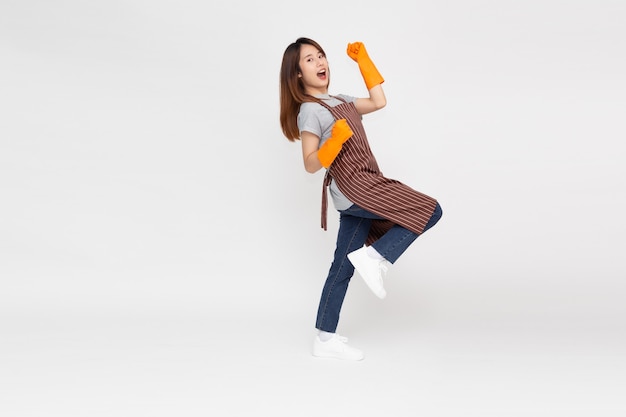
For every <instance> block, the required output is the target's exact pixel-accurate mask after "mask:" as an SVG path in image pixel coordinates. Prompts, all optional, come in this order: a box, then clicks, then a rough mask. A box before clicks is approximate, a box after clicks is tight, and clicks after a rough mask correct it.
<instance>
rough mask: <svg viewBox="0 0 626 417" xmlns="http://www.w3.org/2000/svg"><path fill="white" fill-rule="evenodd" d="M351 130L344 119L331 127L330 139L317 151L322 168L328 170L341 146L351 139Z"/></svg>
mask: <svg viewBox="0 0 626 417" xmlns="http://www.w3.org/2000/svg"><path fill="white" fill-rule="evenodd" d="M352 135H353V133H352V129H350V126H349V125H348V122H347V121H346V119H339V120H337V121H336V122H335V124H334V125H333V128H332V130H331V132H330V137H329V138H328V139H326V142H324V144H323V145H322V146H321V147H320V148H319V150H318V151H317V158H318V159H319V160H320V162H321V164H322V166H323V167H324V168H328V167H329V166H330V164H332V163H333V161H334V160H335V158H336V157H337V155H339V152H341V148H342V147H343V144H344V143H345V142H346V141H347V140H348V139H350V138H351V137H352Z"/></svg>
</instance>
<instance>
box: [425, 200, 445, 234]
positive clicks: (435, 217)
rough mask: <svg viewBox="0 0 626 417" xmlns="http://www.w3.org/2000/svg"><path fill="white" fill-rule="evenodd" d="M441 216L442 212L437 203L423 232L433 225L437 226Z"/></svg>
mask: <svg viewBox="0 0 626 417" xmlns="http://www.w3.org/2000/svg"><path fill="white" fill-rule="evenodd" d="M442 215H443V210H442V209H441V206H440V205H439V203H437V205H436V206H435V210H434V211H433V214H432V215H431V216H430V220H428V223H427V224H426V227H425V228H424V231H426V230H428V229H430V228H431V227H433V226H434V225H435V224H437V222H438V221H439V219H441V216H442Z"/></svg>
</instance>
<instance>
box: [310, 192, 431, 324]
mask: <svg viewBox="0 0 626 417" xmlns="http://www.w3.org/2000/svg"><path fill="white" fill-rule="evenodd" d="M339 213H340V214H339V232H338V233H337V245H336V247H335V255H334V259H333V262H332V264H331V266H330V271H329V272H328V277H327V278H326V283H325V284H324V289H323V290H322V297H321V299H320V304H319V307H318V311H317V321H316V324H315V327H316V328H317V329H319V330H323V331H326V332H331V333H334V332H335V331H336V330H337V324H338V323H339V313H340V312H341V306H342V304H343V300H344V298H345V296H346V292H347V291H348V284H349V283H350V278H352V275H353V274H354V266H352V263H351V262H350V261H349V260H348V254H349V253H350V252H352V251H355V250H357V249H359V248H361V247H363V245H364V244H365V240H366V238H367V235H368V233H369V230H370V225H371V223H372V220H374V219H382V217H379V216H377V215H375V214H373V213H370V212H368V211H366V210H364V209H362V208H361V207H359V206H357V205H356V204H354V205H352V207H350V208H348V209H347V210H343V211H340V212H339ZM441 215H442V210H441V206H439V204H437V206H436V207H435V211H434V212H433V214H432V216H431V218H430V220H429V221H428V223H427V224H426V227H425V228H424V232H425V231H426V230H428V229H430V228H431V227H433V226H434V225H435V223H437V222H438V221H439V219H440V218H441ZM418 236H419V235H418V234H416V233H413V232H411V231H410V230H407V229H405V228H404V227H402V226H400V225H397V224H396V225H394V226H393V227H392V228H391V229H390V230H389V231H388V232H387V233H385V234H384V235H383V236H382V237H381V238H380V239H378V240H377V241H376V242H374V243H373V244H372V246H373V247H374V249H376V251H377V252H378V253H380V254H381V255H382V256H383V257H384V258H385V259H386V260H387V261H389V262H390V263H392V264H393V263H394V262H396V261H397V260H398V258H399V257H400V255H402V254H403V253H404V251H405V250H407V249H408V247H409V246H410V245H411V243H413V242H414V241H415V239H417V237H418Z"/></svg>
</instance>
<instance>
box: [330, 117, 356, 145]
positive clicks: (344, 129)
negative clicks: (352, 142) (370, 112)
mask: <svg viewBox="0 0 626 417" xmlns="http://www.w3.org/2000/svg"><path fill="white" fill-rule="evenodd" d="M353 134H354V133H352V129H350V125H348V122H347V121H346V119H339V120H337V121H336V122H335V124H334V125H333V129H332V130H331V132H330V138H329V139H328V140H331V139H333V140H337V141H339V142H340V143H342V144H343V143H345V141H347V140H348V139H350V138H351V137H352V135H353Z"/></svg>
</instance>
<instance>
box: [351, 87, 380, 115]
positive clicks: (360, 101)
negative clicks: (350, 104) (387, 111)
mask: <svg viewBox="0 0 626 417" xmlns="http://www.w3.org/2000/svg"><path fill="white" fill-rule="evenodd" d="M369 93H370V96H369V97H363V98H357V99H356V100H355V101H354V106H355V107H356V110H357V111H358V112H359V114H367V113H371V112H373V111H376V110H380V109H382V108H383V107H385V106H386V105H387V98H386V97H385V92H384V91H383V85H382V84H378V85H375V86H374V87H372V88H371V90H369Z"/></svg>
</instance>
